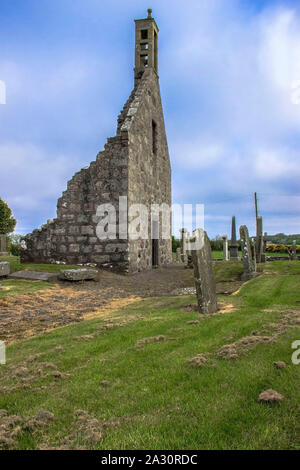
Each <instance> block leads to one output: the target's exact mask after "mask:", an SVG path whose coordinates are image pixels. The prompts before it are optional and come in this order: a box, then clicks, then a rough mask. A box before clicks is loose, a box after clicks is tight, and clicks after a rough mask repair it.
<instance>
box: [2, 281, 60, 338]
mask: <svg viewBox="0 0 300 470" xmlns="http://www.w3.org/2000/svg"><path fill="white" fill-rule="evenodd" d="M1 285H2V287H4V289H3V290H0V298H1V297H4V296H11V295H15V294H30V293H32V292H36V291H38V290H41V289H49V288H53V284H50V283H49V282H44V281H25V280H21V279H11V280H4V281H3V280H1ZM0 337H1V333H0Z"/></svg>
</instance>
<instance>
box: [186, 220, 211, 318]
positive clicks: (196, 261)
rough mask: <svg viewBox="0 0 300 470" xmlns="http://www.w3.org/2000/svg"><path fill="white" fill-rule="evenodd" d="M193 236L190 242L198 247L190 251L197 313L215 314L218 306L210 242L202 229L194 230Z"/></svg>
mask: <svg viewBox="0 0 300 470" xmlns="http://www.w3.org/2000/svg"><path fill="white" fill-rule="evenodd" d="M193 234H194V235H195V236H194V237H193V238H192V239H191V242H193V243H194V242H196V241H197V242H198V243H199V245H200V246H199V247H197V248H196V249H192V251H191V252H192V260H193V266H194V279H195V286H196V294H197V300H198V307H199V312H200V313H215V312H216V311H217V310H218V305H217V295H216V283H215V278H214V272H213V263H212V256H211V246H210V241H209V238H208V236H207V234H206V232H204V230H202V229H197V230H195V231H194V232H193Z"/></svg>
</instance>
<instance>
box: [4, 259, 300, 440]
mask: <svg viewBox="0 0 300 470" xmlns="http://www.w3.org/2000/svg"><path fill="white" fill-rule="evenodd" d="M224 264H225V265H226V264H227V265H228V269H229V270H231V272H232V266H231V264H229V263H224ZM270 265H271V267H272V270H273V273H272V274H270V273H267V274H264V275H262V276H260V277H258V278H256V279H254V280H252V281H250V282H248V283H246V284H245V285H244V286H243V288H242V289H241V290H240V292H239V293H238V294H237V295H233V296H220V298H219V301H220V302H222V303H223V306H224V303H229V304H232V306H233V307H234V308H233V309H231V310H229V311H228V312H227V313H220V314H217V315H213V316H208V317H205V316H200V315H199V314H198V313H197V312H194V311H192V309H191V308H189V307H188V306H189V305H190V304H194V303H195V298H194V297H193V296H181V297H169V298H166V297H164V298H150V299H145V300H142V301H139V302H137V303H134V304H131V305H130V306H128V307H126V308H123V309H121V310H119V311H117V312H115V313H113V314H110V315H109V317H102V318H101V319H100V318H99V319H93V320H89V321H84V322H81V323H78V324H75V325H72V326H68V327H64V328H59V329H56V330H54V331H52V332H49V333H47V334H44V335H43V336H40V337H35V338H32V339H30V340H24V341H22V342H19V343H16V344H14V345H12V346H10V347H8V351H7V359H8V361H7V364H6V365H5V366H4V365H3V366H0V390H1V389H2V394H1V395H0V410H1V409H5V410H7V412H8V414H9V415H17V416H19V417H20V418H21V420H23V424H21V425H19V426H20V428H21V430H19V432H18V433H16V437H15V438H14V442H13V443H11V444H10V445H8V447H9V448H20V449H36V448H54V447H55V448H59V447H63V448H89V449H93V448H95V449H141V448H143V449H193V448H195V449H299V448H300V441H299V437H300V429H299V418H300V416H299V387H300V365H298V366H297V365H293V364H292V362H291V355H292V352H293V350H292V349H291V344H292V342H293V341H295V340H297V339H300V328H299V322H298V324H296V322H295V321H293V319H295V318H296V316H297V318H298V319H299V310H298V309H299V302H298V301H300V294H299V293H298V292H299V285H300V263H298V264H297V263H296V262H295V263H288V262H284V261H283V262H273V263H272V264H271V263H270ZM290 265H293V267H292V268H290V267H289V266H290ZM230 266H231V267H230ZM268 266H269V265H268V264H266V265H265V266H264V268H265V267H266V268H267V269H266V271H267V272H268V269H269V268H268ZM223 272H224V276H225V277H226V267H225V268H224V271H223ZM219 275H220V276H221V274H220V272H219ZM233 275H234V273H233ZM227 277H228V276H227ZM291 312H292V313H291ZM287 313H288V314H289V315H290V317H289V318H290V320H289V321H290V324H289V327H288V328H287V329H286V331H285V332H284V333H282V334H280V335H279V336H278V337H277V338H276V339H274V341H273V342H261V343H259V342H258V343H257V344H253V345H249V347H248V346H247V345H246V347H245V349H244V350H243V351H239V352H238V355H237V357H236V358H235V359H224V358H223V357H221V356H219V355H218V354H217V350H218V349H219V348H220V347H222V346H224V345H225V344H232V343H234V342H236V341H237V340H239V339H241V338H245V337H246V338H247V337H248V336H250V337H253V336H260V335H262V334H263V335H265V336H266V335H267V336H271V335H272V334H273V332H274V328H275V331H276V325H277V326H278V325H282V324H283V322H284V321H286V315H287ZM195 320H196V321H197V320H199V323H194V324H189V323H187V322H188V321H195ZM270 325H273V326H270ZM274 325H275V326H274ZM153 337H156V339H157V341H153V342H149V343H147V342H145V341H141V343H140V344H138V343H137V342H138V341H140V340H145V338H153ZM35 354H40V356H37V357H35V358H34V357H32V356H33V355H35ZM197 354H204V355H205V357H206V359H207V361H206V362H205V363H204V364H203V365H202V367H192V366H191V365H190V364H189V363H188V360H189V359H190V358H192V357H194V356H196V355H197ZM34 359H35V360H34ZM274 361H285V362H286V364H287V365H286V367H285V368H284V369H281V370H278V369H276V368H275V367H274V365H273V362H274ZM20 370H21V372H20ZM53 371H54V373H53ZM59 373H61V374H62V375H60V374H59ZM18 374H19V375H18ZM269 388H272V389H275V390H276V391H277V392H279V393H280V394H282V395H283V396H284V398H283V400H282V402H281V403H277V404H263V403H259V402H258V395H259V394H260V393H261V392H262V391H264V390H266V389H269ZM41 409H43V410H47V411H49V412H51V413H53V414H54V417H53V419H51V420H49V422H48V423H47V424H44V425H43V426H37V427H34V426H33V427H32V426H28V425H26V424H24V423H25V421H26V420H28V419H30V418H32V417H33V416H34V415H35V414H36V413H37V412H38V411H39V410H41ZM78 410H81V411H78ZM0 415H1V413H0ZM0 437H1V435H0ZM0 442H1V440H0ZM2 446H3V447H5V445H4V444H2Z"/></svg>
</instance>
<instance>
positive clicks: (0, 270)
mask: <svg viewBox="0 0 300 470" xmlns="http://www.w3.org/2000/svg"><path fill="white" fill-rule="evenodd" d="M9 273H10V264H9V263H8V262H7V261H3V262H2V263H0V277H4V276H8V275H9Z"/></svg>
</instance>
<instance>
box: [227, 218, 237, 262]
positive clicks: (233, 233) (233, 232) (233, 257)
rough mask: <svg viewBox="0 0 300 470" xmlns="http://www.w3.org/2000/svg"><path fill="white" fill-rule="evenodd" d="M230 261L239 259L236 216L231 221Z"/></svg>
mask: <svg viewBox="0 0 300 470" xmlns="http://www.w3.org/2000/svg"><path fill="white" fill-rule="evenodd" d="M229 253H230V259H231V260H236V259H239V247H238V244H237V241H236V226H235V216H234V215H233V216H232V220H231V240H230V245H229Z"/></svg>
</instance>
